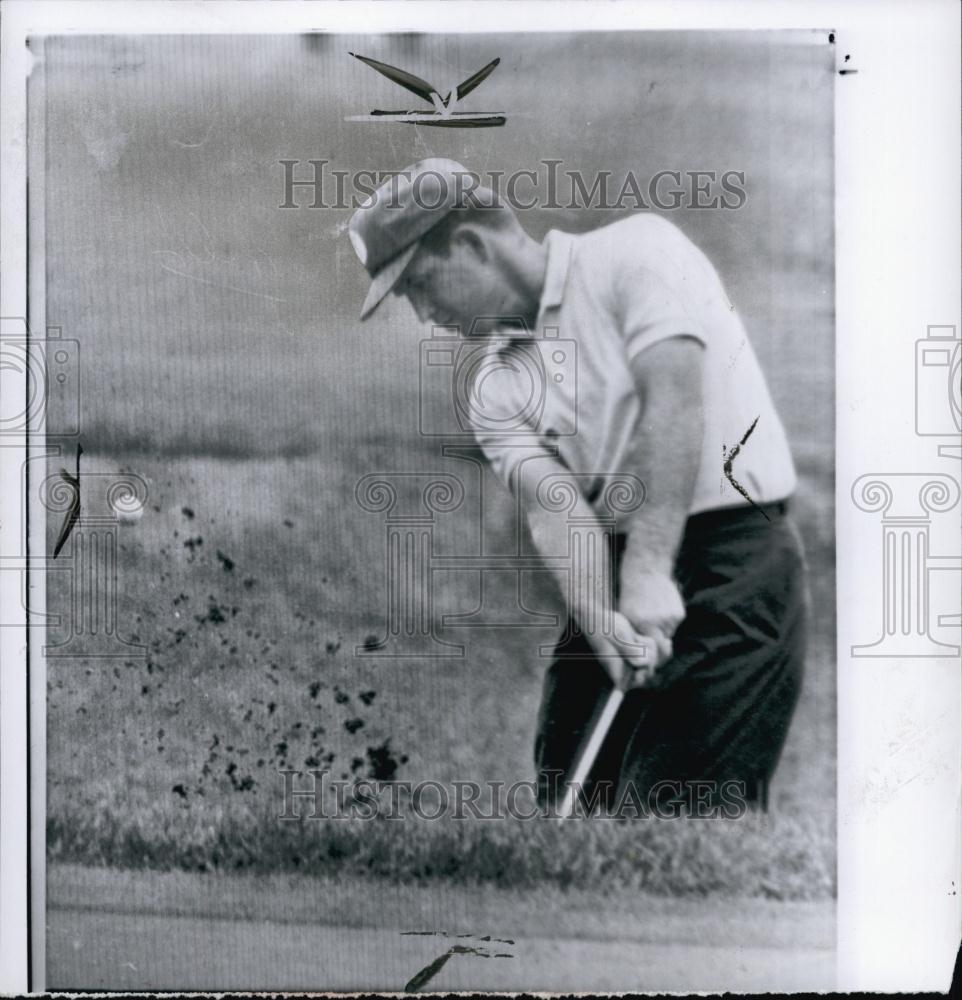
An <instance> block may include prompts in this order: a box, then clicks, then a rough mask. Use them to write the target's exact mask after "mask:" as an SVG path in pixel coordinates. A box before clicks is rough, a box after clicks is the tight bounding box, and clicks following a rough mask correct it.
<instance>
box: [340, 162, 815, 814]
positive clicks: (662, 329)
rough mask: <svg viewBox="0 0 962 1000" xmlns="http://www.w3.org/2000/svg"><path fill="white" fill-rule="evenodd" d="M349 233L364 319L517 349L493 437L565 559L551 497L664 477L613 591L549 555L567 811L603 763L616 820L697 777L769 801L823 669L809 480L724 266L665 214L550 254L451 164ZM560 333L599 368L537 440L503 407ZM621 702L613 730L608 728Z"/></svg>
mask: <svg viewBox="0 0 962 1000" xmlns="http://www.w3.org/2000/svg"><path fill="white" fill-rule="evenodd" d="M349 234H350V238H351V241H352V243H353V246H354V248H355V251H356V252H357V254H358V256H359V258H360V260H361V263H362V264H363V265H364V266H365V268H366V269H367V271H368V273H369V275H370V277H371V285H370V290H369V292H368V295H367V299H366V301H365V303H364V306H363V309H362V313H361V316H362V318H366V317H367V316H368V315H370V313H371V312H372V311H373V310H374V309H375V308H376V307H377V305H378V303H379V302H381V300H382V299H383V298H384V297H385V296H386V295H387V294H388V293H389V292H392V291H393V292H394V293H395V294H396V295H399V296H404V297H406V298H407V299H408V301H409V302H410V304H411V306H412V307H413V308H414V311H415V312H416V313H417V316H418V318H419V319H420V320H421V321H422V322H428V321H430V322H433V323H435V324H444V325H457V326H458V327H460V331H461V334H462V336H466V335H468V334H469V333H470V335H472V336H475V337H478V336H483V337H486V339H489V341H490V344H489V348H488V350H489V357H490V358H491V359H492V360H498V359H501V360H502V361H505V362H507V363H505V364H502V365H501V366H500V367H499V369H498V371H499V377H498V378H497V379H491V380H490V383H486V385H485V387H484V392H485V398H484V407H485V413H486V416H487V418H488V419H486V420H485V421H483V422H480V421H479V423H478V426H477V427H476V428H475V436H476V438H477V440H478V443H479V445H480V446H481V448H482V450H483V451H484V454H485V456H486V457H487V459H488V460H489V461H490V463H491V465H492V467H493V469H494V471H495V473H496V474H497V475H498V477H499V478H500V479H501V480H502V481H503V482H504V483H505V484H506V485H507V486H508V488H509V489H510V490H511V491H512V492H513V493H514V494H515V495H516V496H518V497H520V498H521V501H522V507H523V509H524V511H525V514H526V518H527V521H528V526H529V529H530V532H531V536H532V539H533V541H534V543H535V545H536V546H537V548H538V550H539V551H540V552H541V553H542V554H543V555H545V556H546V557H550V556H558V555H559V554H563V553H564V552H565V551H566V549H567V545H568V534H567V531H568V529H567V524H566V522H565V519H564V517H559V516H558V515H557V514H556V513H552V511H551V509H550V505H549V504H546V503H545V496H544V493H543V491H541V489H540V487H541V486H542V485H543V484H544V483H545V482H546V481H547V480H548V479H549V478H550V477H555V476H558V477H562V478H567V480H568V481H570V482H575V483H578V484H580V492H581V494H582V500H583V501H584V503H585V505H586V508H587V509H588V511H589V512H590V511H591V510H600V506H599V505H600V503H601V495H602V494H603V492H604V491H603V489H602V487H603V485H604V483H605V482H606V481H608V479H609V478H610V477H611V476H625V477H633V479H634V481H640V482H641V483H643V484H644V491H645V502H644V503H643V504H642V505H641V506H640V507H638V508H637V509H636V510H633V511H631V512H630V513H628V514H625V515H624V516H623V517H621V519H620V520H619V521H618V524H617V533H616V534H615V535H614V536H611V535H610V534H609V536H607V537H609V538H611V545H610V550H611V551H610V552H609V553H608V555H609V557H610V559H611V561H612V562H611V565H612V570H613V583H614V586H613V587H607V586H606V585H605V580H604V577H605V573H604V572H599V571H597V569H595V570H592V569H590V568H583V569H582V570H581V571H580V572H581V574H582V576H581V578H580V579H570V578H569V569H570V567H569V568H562V569H557V566H558V560H557V559H550V558H547V559H546V564H547V565H549V566H551V567H552V568H553V569H554V572H555V573H556V576H557V578H558V580H559V583H560V584H561V586H562V590H563V592H565V593H566V594H567V595H568V612H569V616H570V621H569V624H568V628H567V629H566V631H565V636H564V639H563V640H562V642H561V643H559V647H558V648H557V649H556V653H555V656H556V658H555V659H554V661H553V662H552V663H551V665H550V666H549V668H548V670H547V672H546V675H545V680H544V690H543V696H542V703H541V708H540V712H539V718H538V728H537V736H536V739H535V762H536V766H537V769H538V774H539V778H540V782H539V784H540V789H541V793H540V794H541V799H542V802H543V804H545V805H552V804H557V801H558V797H559V796H560V795H561V794H562V789H563V787H564V786H563V784H560V783H559V781H558V776H562V775H563V776H567V777H569V778H570V777H571V775H572V774H573V772H574V770H575V765H576V764H577V763H578V761H579V759H580V760H582V762H584V760H585V759H588V758H590V759H588V763H589V764H590V779H589V781H588V785H587V787H586V790H585V791H586V793H587V796H588V798H589V799H591V800H594V801H596V802H599V803H600V804H601V806H602V807H603V808H605V809H606V810H608V811H612V812H614V811H617V808H618V806H619V804H622V805H623V803H624V802H625V801H626V799H625V794H626V791H627V790H629V789H630V791H631V793H632V795H633V796H635V801H638V799H640V800H641V801H642V802H645V801H647V802H648V803H649V804H651V803H652V801H653V796H654V797H655V798H657V797H658V796H661V797H662V800H663V799H664V797H665V794H667V795H669V796H684V795H685V794H686V791H688V790H690V788H691V787H692V786H693V785H697V787H698V789H699V791H698V798H699V801H700V802H701V803H705V802H711V801H713V800H715V801H717V799H718V797H719V796H720V795H724V792H723V791H722V789H723V788H725V787H728V788H729V789H730V788H731V787H732V783H733V782H734V783H737V784H736V785H735V787H736V788H737V789H738V794H740V795H741V796H742V797H743V799H744V800H745V801H747V802H749V803H754V804H757V805H760V806H761V807H763V808H764V807H767V789H768V784H769V781H770V779H771V777H772V774H773V773H774V770H775V767H776V764H777V762H778V758H779V755H780V753H781V749H782V746H783V744H784V740H785V736H786V733H787V730H788V726H789V722H790V720H791V716H792V713H793V711H794V707H795V703H796V701H797V697H798V692H799V687H800V682H801V677H802V672H803V662H804V646H805V626H806V621H805V620H806V587H805V569H804V557H803V553H802V548H801V543H800V540H799V537H798V534H797V531H796V530H795V527H794V525H793V523H792V521H791V519H790V517H789V515H788V503H789V497H790V496H791V494H792V492H793V490H794V488H795V483H796V477H795V470H794V466H793V463H792V459H791V454H790V451H789V447H788V443H787V440H786V437H785V432H784V429H783V427H782V424H781V421H780V419H779V417H778V414H777V412H776V410H775V406H774V404H773V402H772V399H771V396H770V394H769V391H768V388H767V386H766V383H765V379H764V376H763V374H762V372H761V369H760V367H759V364H758V361H757V359H756V356H755V353H754V351H753V349H752V346H751V344H750V343H749V341H748V338H747V336H746V333H745V330H744V328H743V326H742V323H741V321H740V319H739V318H738V316H737V314H736V313H735V311H734V307H733V306H732V305H731V303H730V302H729V301H728V298H727V296H726V294H725V291H724V289H723V287H722V285H721V282H720V280H719V278H718V275H717V274H716V272H715V270H714V268H713V267H712V265H711V263H710V262H709V261H708V259H707V258H706V257H705V256H704V254H702V253H701V251H700V250H698V248H697V247H696V246H695V245H694V244H693V243H692V242H691V241H690V240H689V239H687V237H685V236H684V234H683V233H682V232H681V231H680V230H679V229H677V228H676V227H675V226H674V225H672V224H671V223H669V222H668V221H667V220H666V219H664V218H662V217H660V216H657V215H654V214H652V213H647V212H644V213H638V214H635V215H631V216H629V217H627V218H623V219H621V220H619V221H616V222H614V223H612V224H610V225H607V226H604V227H602V228H600V229H596V230H593V231H591V232H588V233H585V234H582V235H572V234H568V233H564V232H560V231H557V230H553V231H550V232H549V233H548V234H547V236H546V238H545V239H544V241H543V242H541V243H539V242H537V241H536V240H534V239H532V238H531V237H530V236H529V235H528V234H527V233H526V232H525V230H524V228H523V227H522V226H521V224H520V222H519V221H518V218H517V216H516V215H515V213H514V212H513V211H512V209H511V208H510V207H509V206H508V205H507V204H505V203H504V202H503V201H501V200H500V199H499V198H498V197H497V196H496V194H495V193H494V192H492V191H490V190H487V189H485V188H483V187H480V186H479V184H478V178H477V177H476V175H471V174H470V172H469V171H468V170H467V169H466V168H465V167H463V166H462V165H461V164H459V163H456V162H454V161H452V160H445V159H436V158H435V159H427V160H422V161H420V162H418V163H416V164H413V165H411V166H409V167H407V168H406V169H405V170H403V171H401V172H400V174H399V175H398V176H395V177H393V178H392V179H391V180H390V181H388V182H387V183H385V184H384V185H383V186H382V187H380V188H379V189H378V190H377V191H376V192H375V193H374V195H373V196H372V197H371V198H369V199H368V201H367V202H365V203H364V204H363V205H362V206H361V207H360V208H359V209H358V210H357V212H356V213H355V214H354V216H353V218H352V219H351V222H350V225H349ZM482 317H483V319H481V318H482ZM521 321H523V322H521ZM545 330H557V331H559V332H560V336H561V337H562V338H565V339H566V340H568V341H569V342H571V341H573V342H574V343H575V344H576V346H577V359H578V364H577V372H576V377H575V378H570V377H561V378H551V377H549V378H547V379H546V380H545V384H544V401H543V406H541V407H540V408H539V409H538V410H537V412H535V413H533V414H532V415H530V417H529V423H530V426H527V427H525V428H524V430H525V431H526V434H525V435H524V436H522V437H521V438H519V437H517V436H514V437H511V438H506V437H505V436H504V435H503V434H499V433H496V432H495V431H492V430H491V428H492V426H494V427H496V426H497V425H498V421H497V420H496V419H494V420H492V419H491V417H492V414H493V415H494V416H495V417H496V416H497V414H498V413H499V412H501V413H503V414H504V415H505V416H506V417H508V416H509V415H510V414H512V413H516V412H517V411H518V399H519V398H521V397H522V396H523V394H524V392H525V391H526V387H525V386H523V385H522V384H521V380H522V379H524V378H526V377H527V376H526V375H525V374H524V373H523V371H522V366H520V365H512V364H511V363H510V359H511V357H512V354H513V352H517V351H518V350H519V349H520V348H521V346H522V345H523V344H527V346H528V347H530V345H531V341H532V339H533V340H535V341H537V340H538V338H540V337H541V335H542V331H545ZM491 334H494V335H495V336H491V337H490V338H488V337H487V335H491ZM545 343H547V342H545ZM547 351H548V353H547V355H546V357H547V356H548V355H550V353H551V352H550V345H548V348H547ZM549 370H550V365H549ZM512 373H515V375H514V376H512ZM584 565H587V564H584ZM572 572H573V573H577V571H575V570H572ZM598 621H604V622H606V623H607V626H608V627H604V628H598V627H596V625H594V624H592V623H597V622H598ZM613 688H614V689H615V690H617V691H619V692H621V691H625V692H626V694H625V696H624V699H623V701H621V700H620V698H614V699H613V698H612V697H611V692H612V689H613ZM615 709H617V711H615ZM602 715H603V716H604V720H603V728H605V733H606V735H605V738H604V739H603V740H600V741H599V740H598V739H597V738H595V739H594V741H592V737H593V736H594V737H597V728H596V726H597V722H598V719H599V716H602ZM607 727H610V728H607ZM592 742H593V744H594V745H592V746H591V748H590V753H589V754H587V755H586V754H585V749H586V745H587V744H589V743H592ZM598 744H600V746H599V745H598Z"/></svg>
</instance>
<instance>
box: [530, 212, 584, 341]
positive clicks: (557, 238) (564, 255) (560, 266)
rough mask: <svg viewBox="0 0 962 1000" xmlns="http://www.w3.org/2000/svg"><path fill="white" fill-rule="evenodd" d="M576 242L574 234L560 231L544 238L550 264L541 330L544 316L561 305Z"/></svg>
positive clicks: (545, 275)
mask: <svg viewBox="0 0 962 1000" xmlns="http://www.w3.org/2000/svg"><path fill="white" fill-rule="evenodd" d="M574 242H575V237H574V235H573V234H572V233H563V232H561V230H560V229H552V230H551V231H550V232H549V233H548V235H547V236H545V238H544V244H543V246H544V247H545V249H546V250H547V252H548V262H547V265H546V266H545V270H544V287H543V288H542V290H541V302H540V304H539V308H538V328H539V329H540V328H541V321H542V317H543V316H544V314H545V313H546V312H547V311H548V310H549V309H556V308H557V307H558V306H560V305H561V300H562V297H563V296H564V289H565V282H566V281H567V280H568V268H569V267H570V266H571V251H572V248H573V247H574ZM536 335H537V332H536Z"/></svg>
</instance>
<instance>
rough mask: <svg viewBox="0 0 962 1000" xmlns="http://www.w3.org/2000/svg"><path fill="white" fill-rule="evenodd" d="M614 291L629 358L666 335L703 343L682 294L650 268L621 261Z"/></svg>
mask: <svg viewBox="0 0 962 1000" xmlns="http://www.w3.org/2000/svg"><path fill="white" fill-rule="evenodd" d="M614 294H615V297H616V301H615V312H616V315H617V317H618V319H619V320H620V325H621V333H622V335H623V337H624V341H625V349H626V352H627V355H628V360H629V361H632V360H634V359H635V358H636V357H637V356H638V355H639V354H641V352H642V351H644V350H645V349H646V348H648V347H651V345H652V344H656V343H658V341H660V340H667V339H668V338H669V337H693V338H694V339H695V340H698V341H699V342H700V343H702V344H704V343H705V335H704V332H703V331H702V328H701V326H700V324H699V323H698V322H697V321H696V320H695V319H694V317H693V316H692V315H691V313H690V312H689V310H688V309H687V308H686V306H685V303H684V301H683V297H682V295H680V294H679V293H678V292H677V291H676V290H675V289H674V288H673V287H672V286H671V285H670V284H669V283H668V282H667V281H666V280H665V279H664V278H662V277H661V276H660V275H659V274H658V273H657V272H655V271H653V270H652V269H651V268H649V267H646V266H644V265H641V264H637V263H634V262H632V261H630V260H627V261H623V263H622V266H621V267H620V268H618V270H617V272H616V280H615V287H614Z"/></svg>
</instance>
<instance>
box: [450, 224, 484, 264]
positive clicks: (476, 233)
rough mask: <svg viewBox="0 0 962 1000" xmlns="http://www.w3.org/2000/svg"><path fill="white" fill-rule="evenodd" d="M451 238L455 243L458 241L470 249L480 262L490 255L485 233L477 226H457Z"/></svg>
mask: <svg viewBox="0 0 962 1000" xmlns="http://www.w3.org/2000/svg"><path fill="white" fill-rule="evenodd" d="M453 240H454V242H455V243H460V244H461V245H462V246H466V247H467V248H468V249H469V250H471V251H472V253H474V255H475V256H476V257H477V258H478V259H479V260H480V261H481V263H485V262H487V260H488V258H489V257H490V256H491V251H490V248H489V247H488V237H487V233H486V232H484V230H482V229H480V228H479V227H477V226H472V225H467V226H459V227H458V229H457V230H455V233H454V236H453Z"/></svg>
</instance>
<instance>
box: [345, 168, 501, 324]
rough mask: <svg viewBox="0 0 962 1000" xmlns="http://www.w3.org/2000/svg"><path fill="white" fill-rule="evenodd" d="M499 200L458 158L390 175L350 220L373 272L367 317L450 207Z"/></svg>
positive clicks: (353, 238)
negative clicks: (419, 241)
mask: <svg viewBox="0 0 962 1000" xmlns="http://www.w3.org/2000/svg"><path fill="white" fill-rule="evenodd" d="M495 203H496V198H495V195H494V192H492V191H491V190H490V189H488V188H482V187H480V186H478V178H477V175H474V174H471V173H470V171H468V170H467V169H466V168H465V167H463V166H462V165H461V164H460V163H458V162H457V161H456V160H445V159H441V158H439V157H432V158H430V159H426V160H419V161H418V162H417V163H413V164H411V166H409V167H405V168H404V169H403V170H401V171H399V172H398V173H397V174H396V175H394V176H392V177H390V178H389V179H388V180H387V181H385V182H384V183H383V184H382V185H381V186H380V187H379V188H378V189H377V190H376V191H375V192H374V193H373V194H372V195H371V196H370V197H369V198H368V199H367V201H365V202H364V203H363V204H362V205H361V206H360V208H358V210H357V211H356V212H355V213H354V215H353V216H351V221H350V222H349V223H348V235H349V236H350V238H351V244H352V245H353V247H354V252H355V253H356V254H357V256H358V259H359V260H360V261H361V263H362V264H363V265H364V267H365V268H366V269H367V272H368V274H369V275H370V276H371V287H370V288H369V289H368V293H367V297H366V298H365V300H364V305H363V306H362V308H361V319H367V317H368V316H370V314H371V313H372V312H373V311H374V310H375V309H376V308H377V306H378V304H379V303H380V302H381V300H382V299H383V298H384V297H385V296H386V295H387V293H388V292H389V291H390V290H391V289H392V288H393V287H394V286H395V284H396V283H397V281H398V279H399V278H400V277H401V275H402V274H403V273H404V269H405V268H406V267H407V266H408V264H409V263H410V262H411V258H412V257H413V256H414V254H415V253H416V252H417V248H418V240H420V239H421V237H422V236H424V234H425V233H427V232H428V231H429V230H431V229H433V228H434V227H435V226H436V225H437V224H438V223H439V222H441V220H442V219H444V218H445V217H446V216H447V215H448V213H449V212H451V211H452V210H453V209H456V208H465V207H468V206H472V207H477V206H487V207H491V206H492V205H494V204H495Z"/></svg>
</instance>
